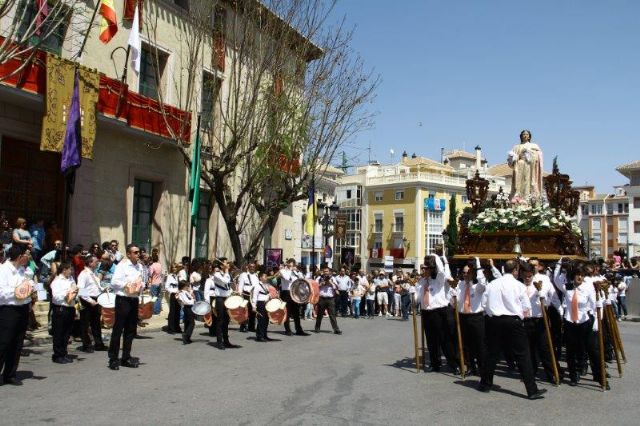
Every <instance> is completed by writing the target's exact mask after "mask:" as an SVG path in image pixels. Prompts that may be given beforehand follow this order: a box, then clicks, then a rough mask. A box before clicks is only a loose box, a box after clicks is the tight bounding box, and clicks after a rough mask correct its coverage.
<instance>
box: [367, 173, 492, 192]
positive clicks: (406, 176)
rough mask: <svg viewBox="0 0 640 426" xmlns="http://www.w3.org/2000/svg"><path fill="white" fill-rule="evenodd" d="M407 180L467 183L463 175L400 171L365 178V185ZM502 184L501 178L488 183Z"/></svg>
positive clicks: (459, 184) (461, 185)
mask: <svg viewBox="0 0 640 426" xmlns="http://www.w3.org/2000/svg"><path fill="white" fill-rule="evenodd" d="M408 182H426V183H438V184H442V185H448V186H457V187H460V188H465V187H466V185H467V179H466V178H465V177H461V176H449V175H446V174H439V173H430V172H414V173H400V174H395V175H391V176H374V177H369V178H367V185H385V184H394V183H408ZM502 185H504V182H503V181H502V180H499V181H498V182H496V183H490V184H489V190H490V191H498V189H499V188H500V186H502Z"/></svg>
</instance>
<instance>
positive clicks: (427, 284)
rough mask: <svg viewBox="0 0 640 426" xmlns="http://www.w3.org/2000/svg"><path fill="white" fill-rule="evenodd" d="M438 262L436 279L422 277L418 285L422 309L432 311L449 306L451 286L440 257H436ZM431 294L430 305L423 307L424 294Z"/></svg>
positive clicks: (418, 296) (417, 291) (418, 295)
mask: <svg viewBox="0 0 640 426" xmlns="http://www.w3.org/2000/svg"><path fill="white" fill-rule="evenodd" d="M434 258H435V260H436V271H437V274H436V277H435V278H431V277H430V276H429V277H420V280H418V284H417V285H416V293H417V298H418V301H419V302H420V304H421V305H420V309H422V310H423V311H430V310H432V309H439V308H444V307H445V306H447V305H448V304H449V284H447V282H446V273H445V268H444V264H443V263H442V260H441V259H440V258H439V257H438V256H434ZM425 291H428V292H429V305H428V306H422V300H423V296H424V292H425Z"/></svg>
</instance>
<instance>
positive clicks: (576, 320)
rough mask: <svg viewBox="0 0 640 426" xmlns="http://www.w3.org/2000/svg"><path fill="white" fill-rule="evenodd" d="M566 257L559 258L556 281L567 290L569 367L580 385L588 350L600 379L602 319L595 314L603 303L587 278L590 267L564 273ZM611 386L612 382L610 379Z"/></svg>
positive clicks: (572, 381) (572, 379) (572, 383)
mask: <svg viewBox="0 0 640 426" xmlns="http://www.w3.org/2000/svg"><path fill="white" fill-rule="evenodd" d="M561 267H562V258H560V260H559V261H558V263H557V265H556V269H555V273H554V277H555V283H556V286H557V287H558V289H559V290H560V291H561V292H562V293H563V294H564V331H565V337H566V343H567V367H568V369H569V380H570V382H569V385H570V386H577V385H578V380H579V378H580V370H581V366H582V365H583V363H584V361H583V358H584V353H585V351H586V353H587V355H588V356H589V362H590V363H591V371H592V372H593V376H594V380H595V381H596V382H598V383H599V382H600V374H601V371H600V362H599V361H598V339H597V336H596V333H594V331H595V330H597V328H598V322H597V321H595V319H594V315H595V312H596V309H597V308H598V307H601V306H602V302H601V301H596V293H595V289H594V287H593V283H592V282H591V281H590V280H589V281H587V280H585V275H586V268H583V267H580V266H578V265H575V264H574V265H573V268H572V270H571V271H570V272H569V273H568V274H561V273H560V269H561ZM607 388H609V383H608V382H607Z"/></svg>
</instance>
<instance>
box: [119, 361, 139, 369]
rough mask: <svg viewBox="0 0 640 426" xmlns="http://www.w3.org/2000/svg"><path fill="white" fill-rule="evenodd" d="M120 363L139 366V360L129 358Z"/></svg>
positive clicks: (131, 366)
mask: <svg viewBox="0 0 640 426" xmlns="http://www.w3.org/2000/svg"><path fill="white" fill-rule="evenodd" d="M120 365H121V366H123V367H127V368H138V366H139V365H138V362H137V361H134V360H133V359H127V360H125V361H122V362H121V363H120Z"/></svg>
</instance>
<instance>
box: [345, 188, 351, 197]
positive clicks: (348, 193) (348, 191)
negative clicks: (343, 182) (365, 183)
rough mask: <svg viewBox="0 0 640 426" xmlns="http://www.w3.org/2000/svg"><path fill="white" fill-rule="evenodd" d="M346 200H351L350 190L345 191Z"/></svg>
mask: <svg viewBox="0 0 640 426" xmlns="http://www.w3.org/2000/svg"><path fill="white" fill-rule="evenodd" d="M346 198H347V200H350V199H351V190H350V189H347V197H346Z"/></svg>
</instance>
